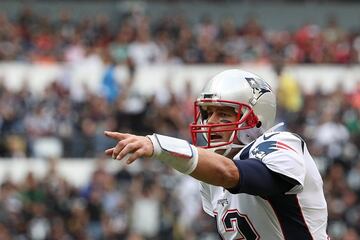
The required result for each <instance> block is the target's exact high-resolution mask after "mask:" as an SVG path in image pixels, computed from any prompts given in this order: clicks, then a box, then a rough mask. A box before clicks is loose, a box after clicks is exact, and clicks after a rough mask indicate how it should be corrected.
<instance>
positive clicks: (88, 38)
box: [0, 9, 360, 240]
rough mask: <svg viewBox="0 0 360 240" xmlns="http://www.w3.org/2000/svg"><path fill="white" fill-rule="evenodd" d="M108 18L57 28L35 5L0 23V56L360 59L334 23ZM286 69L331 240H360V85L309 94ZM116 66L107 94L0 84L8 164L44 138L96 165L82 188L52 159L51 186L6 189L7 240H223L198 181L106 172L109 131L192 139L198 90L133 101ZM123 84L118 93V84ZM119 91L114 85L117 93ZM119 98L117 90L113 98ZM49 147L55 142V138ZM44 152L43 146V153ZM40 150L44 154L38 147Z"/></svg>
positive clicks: (35, 182)
mask: <svg viewBox="0 0 360 240" xmlns="http://www.w3.org/2000/svg"><path fill="white" fill-rule="evenodd" d="M121 20H122V21H119V22H121V24H117V23H116V22H115V23H114V22H111V24H110V22H109V19H108V18H107V17H106V16H102V15H99V16H97V17H94V18H93V19H87V20H83V21H81V22H74V21H72V19H71V16H70V15H69V14H68V13H66V12H63V13H62V14H61V16H60V17H59V19H58V21H56V22H51V21H50V20H49V19H47V18H46V17H44V16H39V15H37V14H34V13H32V12H31V10H30V9H25V10H24V11H23V12H21V13H20V14H19V15H18V16H16V17H15V18H10V17H8V16H6V15H5V14H3V15H1V16H0V25H1V26H2V27H1V28H0V60H2V61H4V60H16V61H26V62H39V61H40V62H48V63H51V62H57V61H63V62H69V63H74V64H76V63H78V62H79V61H82V60H84V59H85V58H87V57H88V56H89V55H91V54H98V55H99V56H100V58H101V59H102V60H103V61H104V62H105V63H108V64H110V65H111V64H124V65H125V66H127V67H128V68H129V69H130V73H133V72H134V71H135V69H136V67H137V66H139V65H142V64H152V63H162V62H177V63H228V64H237V63H242V62H264V63H269V62H273V63H278V62H279V60H280V59H281V61H282V62H283V63H284V64H288V63H344V64H345V63H346V64H347V63H359V61H360V38H359V34H358V33H356V32H347V31H345V30H344V29H341V27H339V26H338V25H337V24H336V20H335V19H331V20H330V21H329V24H328V25H327V26H326V27H325V28H320V27H319V26H315V25H311V24H310V25H305V26H304V27H302V28H300V29H297V30H296V31H295V32H289V31H284V32H272V31H269V30H264V29H262V28H261V26H259V25H258V24H257V22H256V21H255V20H254V19H249V21H248V22H247V23H246V24H245V25H243V26H236V25H235V24H234V23H233V22H232V21H231V19H228V20H226V21H224V22H223V23H221V24H215V23H213V22H212V21H211V19H209V18H204V19H203V21H201V22H200V23H199V24H196V25H194V26H191V25H189V23H187V22H186V21H185V19H183V18H181V17H175V18H165V19H163V20H162V21H159V22H157V23H154V24H153V25H152V26H149V21H148V19H147V18H146V17H145V16H142V15H136V14H132V15H129V16H123V19H121ZM274 66H275V71H276V72H277V73H278V89H277V97H278V101H279V107H278V108H279V109H278V119H277V121H279V122H280V121H284V122H285V124H286V125H285V127H284V128H285V129H288V130H290V131H293V132H295V133H298V134H300V135H301V136H302V137H303V138H304V139H305V141H306V142H307V144H308V147H309V150H310V152H311V153H312V154H313V156H314V159H315V161H316V163H317V165H318V167H319V170H320V172H321V174H322V176H323V179H324V189H325V194H326V199H327V202H328V207H329V229H328V232H329V234H330V236H331V239H334V240H355V239H360V201H359V197H360V161H359V156H360V155H359V149H360V121H359V119H360V116H359V114H360V111H359V110H360V84H359V85H358V87H357V88H356V89H353V91H352V92H350V93H345V92H344V91H342V89H341V88H338V89H337V90H336V91H335V92H333V93H330V94H323V93H322V92H320V91H319V92H315V93H311V94H308V93H304V92H302V90H301V89H300V87H299V85H298V84H297V80H296V79H294V78H293V76H291V75H290V74H288V73H287V72H286V71H284V70H283V69H282V68H281V66H280V65H278V64H274ZM111 69H112V68H109V70H108V75H105V76H104V82H107V84H106V86H108V87H110V89H108V92H106V94H105V95H98V94H95V93H93V92H92V91H90V90H88V89H86V88H85V89H83V91H84V97H83V98H81V100H79V99H76V98H74V97H73V95H71V92H70V91H71V90H70V89H69V87H68V86H67V85H66V84H62V82H61V81H54V82H52V83H51V84H50V85H49V86H47V88H46V89H45V91H44V93H43V95H34V94H33V93H32V92H31V91H30V89H29V87H28V86H27V85H26V84H25V85H24V86H23V87H22V89H21V90H20V91H17V92H13V91H11V90H9V89H7V87H6V85H5V84H3V83H4V81H6V79H1V81H0V156H2V157H8V158H23V157H41V151H42V150H43V149H41V140H45V142H46V143H47V144H48V145H47V147H49V146H50V143H52V142H55V145H59V146H61V149H62V150H61V151H60V153H61V156H60V157H65V158H70V157H71V158H72V157H75V158H77V157H79V158H89V157H90V158H93V157H95V158H98V159H99V164H98V167H97V169H96V171H95V172H94V173H93V175H92V178H91V180H90V181H89V182H88V184H87V185H86V186H81V187H79V186H74V185H72V184H71V183H69V182H68V181H67V180H65V179H64V178H63V177H61V176H60V175H59V173H58V171H57V170H58V169H57V165H56V160H49V169H48V172H47V174H46V176H45V177H44V178H41V179H39V178H37V177H36V176H34V175H33V174H31V173H29V174H28V176H27V177H26V178H25V179H24V180H23V181H21V182H13V181H12V180H11V179H10V178H9V179H6V180H4V181H3V182H2V183H1V187H0V239H4V240H6V239H19V240H22V239H36V240H38V239H39V240H42V239H46V240H48V239H49V240H50V239H51V240H72V239H76V240H78V239H79V240H81V239H95V240H100V239H109V240H111V239H129V240H137V239H149V240H152V239H186V240H188V239H217V238H218V235H217V234H216V229H215V224H214V223H213V222H212V220H211V219H210V218H209V217H207V216H206V215H205V214H204V213H203V211H202V209H201V206H200V196H199V193H198V185H197V182H196V181H194V180H192V179H191V178H189V177H186V176H183V175H179V174H177V173H176V172H174V171H173V170H171V169H169V168H167V167H166V166H163V165H161V164H159V163H158V162H156V161H151V160H149V159H142V160H141V161H139V162H138V163H137V165H135V167H133V168H122V169H121V170H119V171H118V172H116V173H115V174H113V173H110V172H108V171H107V170H106V169H105V168H104V163H103V162H104V161H109V160H108V159H104V156H103V151H104V149H106V148H108V147H111V146H113V144H114V142H113V141H112V140H109V139H107V138H105V137H104V135H103V131H104V130H116V131H125V132H131V133H138V134H149V133H152V132H158V133H162V134H167V135H171V136H174V137H180V138H184V139H188V140H190V136H189V132H188V129H187V126H188V124H189V123H190V122H191V121H192V119H193V115H192V114H193V112H192V111H193V109H192V106H193V105H192V103H193V100H194V98H195V96H196V93H194V92H193V90H192V84H191V81H189V82H188V85H187V86H186V89H185V90H183V92H179V91H174V89H171V88H170V87H166V86H165V87H164V89H159V92H157V93H155V94H154V95H152V96H150V97H145V96H141V95H136V94H129V92H130V91H128V90H129V89H130V88H131V85H132V80H133V79H132V74H130V77H129V79H128V81H126V82H125V83H124V84H122V85H116V84H115V83H114V82H113V78H112V77H111V74H112V70H111ZM114 84H115V85H114ZM111 86H112V87H111ZM114 89H115V90H116V91H115V92H114V91H110V90H114ZM50 140H51V141H50ZM39 145H40V147H39ZM39 149H40V150H39Z"/></svg>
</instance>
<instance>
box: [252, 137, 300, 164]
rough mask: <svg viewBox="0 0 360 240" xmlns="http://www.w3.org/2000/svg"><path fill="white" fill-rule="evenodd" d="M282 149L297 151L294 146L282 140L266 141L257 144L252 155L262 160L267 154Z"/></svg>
mask: <svg viewBox="0 0 360 240" xmlns="http://www.w3.org/2000/svg"><path fill="white" fill-rule="evenodd" d="M280 149H285V150H290V151H294V152H296V151H295V150H294V149H293V148H291V147H290V146H288V145H286V144H285V143H283V142H280V141H265V142H262V143H260V144H259V145H257V146H256V147H255V148H254V149H253V150H252V151H251V153H252V155H253V156H254V157H255V158H257V159H260V160H262V159H263V158H264V157H265V156H266V155H268V154H270V153H272V152H276V151H278V150H280Z"/></svg>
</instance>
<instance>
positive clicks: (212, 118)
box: [208, 112, 219, 124]
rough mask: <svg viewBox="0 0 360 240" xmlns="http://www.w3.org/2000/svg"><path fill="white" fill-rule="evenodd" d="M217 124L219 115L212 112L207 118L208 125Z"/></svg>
mask: <svg viewBox="0 0 360 240" xmlns="http://www.w3.org/2000/svg"><path fill="white" fill-rule="evenodd" d="M217 123H219V115H218V114H217V113H216V112H214V113H213V114H211V116H210V117H209V119H208V124H217Z"/></svg>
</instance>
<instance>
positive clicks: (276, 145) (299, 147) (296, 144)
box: [251, 132, 305, 159]
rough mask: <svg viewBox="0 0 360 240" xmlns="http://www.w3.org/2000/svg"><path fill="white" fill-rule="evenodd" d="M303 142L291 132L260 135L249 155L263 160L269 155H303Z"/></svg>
mask: <svg viewBox="0 0 360 240" xmlns="http://www.w3.org/2000/svg"><path fill="white" fill-rule="evenodd" d="M304 147H305V142H304V140H303V139H302V138H301V137H300V136H298V135H296V134H293V133H291V132H270V133H265V134H263V135H261V136H260V137H259V138H258V139H257V140H256V141H255V142H254V144H253V146H252V149H251V155H253V157H255V158H258V159H263V158H264V157H265V156H268V155H270V154H271V153H274V152H277V153H292V154H300V155H302V154H303V153H304Z"/></svg>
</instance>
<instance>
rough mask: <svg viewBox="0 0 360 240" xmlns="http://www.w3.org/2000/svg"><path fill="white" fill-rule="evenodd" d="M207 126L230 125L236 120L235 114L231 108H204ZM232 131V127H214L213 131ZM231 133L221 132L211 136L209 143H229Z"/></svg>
mask: <svg viewBox="0 0 360 240" xmlns="http://www.w3.org/2000/svg"><path fill="white" fill-rule="evenodd" d="M206 113H207V124H219V123H232V122H235V121H236V120H237V115H238V114H237V113H236V112H235V109H234V108H233V107H225V106H224V107H220V106H208V107H207V108H206ZM220 129H222V130H227V129H233V126H228V127H224V126H222V127H215V128H214V130H220ZM232 133H233V131H221V132H216V133H213V134H211V139H210V141H211V142H227V141H229V139H230V137H231V135H232Z"/></svg>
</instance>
